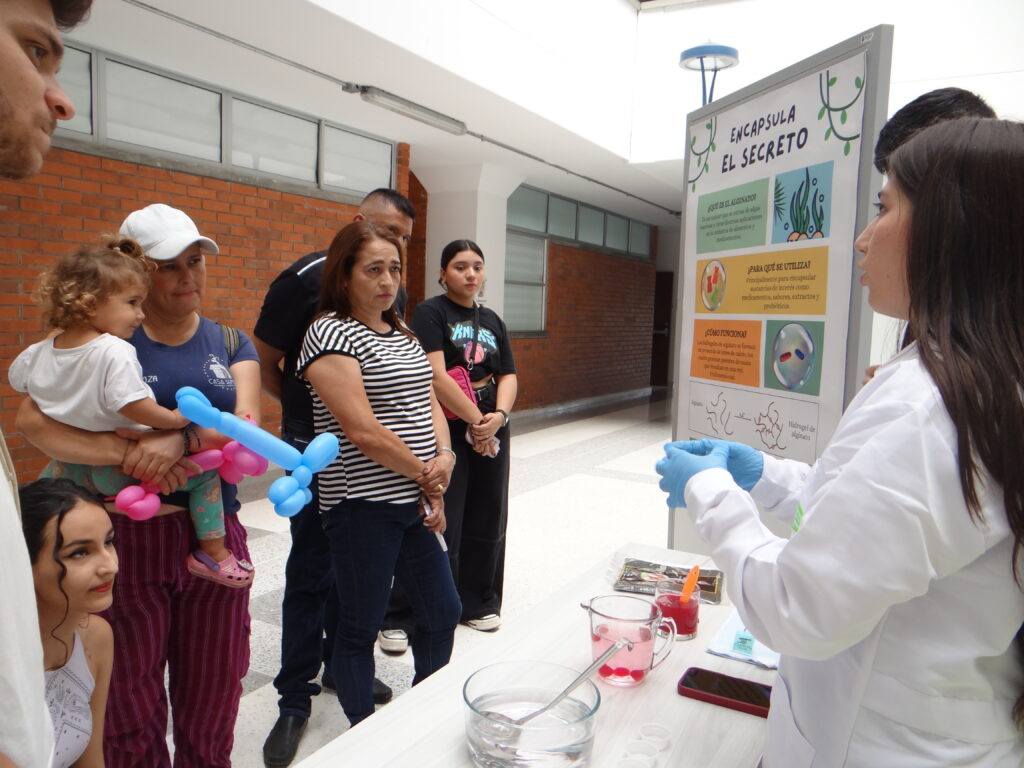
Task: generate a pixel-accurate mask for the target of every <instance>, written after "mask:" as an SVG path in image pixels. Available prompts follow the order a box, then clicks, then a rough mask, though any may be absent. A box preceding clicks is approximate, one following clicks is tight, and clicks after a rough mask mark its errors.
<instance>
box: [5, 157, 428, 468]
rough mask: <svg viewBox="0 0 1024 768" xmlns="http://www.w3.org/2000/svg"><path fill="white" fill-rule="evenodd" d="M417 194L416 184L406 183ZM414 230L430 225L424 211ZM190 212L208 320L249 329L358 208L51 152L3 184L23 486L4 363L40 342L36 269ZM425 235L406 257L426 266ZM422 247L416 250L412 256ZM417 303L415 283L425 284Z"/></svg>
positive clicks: (269, 422)
mask: <svg viewBox="0 0 1024 768" xmlns="http://www.w3.org/2000/svg"><path fill="white" fill-rule="evenodd" d="M397 166H398V174H397V179H396V188H397V189H398V190H399V191H401V192H402V193H404V194H408V193H409V186H410V180H411V178H413V177H411V174H410V173H409V146H408V145H407V144H399V145H398V163H397ZM412 183H413V184H414V185H415V186H417V187H418V188H419V190H420V191H421V192H422V186H419V184H418V182H412ZM422 196H423V198H424V199H423V201H422V202H421V201H420V200H417V201H416V204H417V208H419V209H420V210H419V216H418V217H417V222H418V226H420V227H421V228H422V227H423V226H425V224H424V222H425V221H426V205H425V202H426V200H425V194H424V195H422ZM158 202H159V203H167V204H169V205H173V206H175V207H178V208H181V209H182V210H184V211H185V212H186V213H188V214H189V215H190V216H191V217H192V218H193V219H195V222H196V224H197V225H198V226H199V230H200V231H201V232H202V233H203V234H206V235H209V236H210V237H212V238H213V239H214V240H216V241H217V243H218V245H220V247H221V253H220V254H218V255H217V256H214V257H213V258H211V259H210V262H209V265H208V268H207V274H208V277H207V288H206V295H205V297H204V299H203V314H205V315H207V316H208V317H210V318H212V319H214V320H217V321H219V322H223V323H226V324H228V325H233V326H235V327H238V328H241V329H243V330H245V331H246V332H251V330H252V327H253V326H254V325H255V323H256V317H257V315H258V314H259V310H260V306H261V305H262V302H263V295H264V293H265V292H266V289H267V286H268V285H269V284H270V281H271V280H273V278H274V277H275V276H276V275H277V274H278V273H279V272H280V271H281V270H282V269H284V268H285V267H286V266H288V265H289V264H291V263H292V262H293V261H295V259H297V258H299V257H300V256H303V255H304V254H306V253H309V252H310V251H314V250H319V249H321V248H325V247H327V245H328V243H330V241H331V238H332V237H333V236H334V234H335V232H337V230H338V228H339V227H340V226H342V225H344V224H346V223H348V222H349V221H351V220H352V217H353V216H354V215H355V212H356V208H355V207H354V206H351V205H345V204H342V203H337V202H333V201H328V200H321V199H317V198H313V197H305V196H302V195H297V194H289V193H284V192H279V191H276V190H273V189H265V188H261V187H257V186H254V185H251V184H241V183H238V182H228V181H221V180H219V179H212V178H207V177H204V176H197V175H194V174H190V173H182V172H179V171H171V170H166V169H163V168H155V167H151V166H147V165H141V164H137V163H128V162H122V161H119V160H111V159H108V158H100V157H95V156H92V155H87V154H83V153H81V152H73V151H70V150H62V149H55V150H53V151H52V152H50V154H49V155H48V157H47V160H46V164H45V166H44V167H43V171H42V173H40V174H39V175H36V176H33V177H32V178H30V179H27V180H25V181H21V182H13V181H0V423H2V424H3V429H4V432H5V434H6V435H7V442H8V446H9V447H10V449H11V453H12V456H13V458H14V462H15V466H16V468H17V470H18V473H19V476H20V477H21V479H22V480H23V481H25V480H29V479H31V478H32V477H34V476H35V474H36V473H37V472H38V470H39V469H40V468H41V467H42V466H43V464H44V463H45V460H44V458H43V457H42V455H41V454H40V453H39V452H38V451H36V450H35V449H34V448H33V447H32V446H30V445H28V444H27V443H26V442H25V440H24V438H22V437H21V436H20V435H17V434H15V433H14V415H15V412H16V410H17V406H18V404H19V403H20V401H21V395H19V394H18V393H16V392H14V391H13V390H12V389H11V388H10V386H9V384H8V383H7V375H6V374H7V369H8V367H9V366H10V363H11V360H13V359H14V357H15V356H16V355H17V354H18V353H19V352H20V351H21V350H22V349H23V348H24V347H26V346H28V345H29V344H31V343H33V342H35V341H38V340H39V339H40V338H42V324H41V322H40V320H39V310H38V307H37V306H36V304H35V301H34V298H33V296H32V293H33V291H34V290H35V288H36V286H37V285H38V276H39V273H40V271H41V270H42V268H43V267H45V266H46V265H48V264H50V263H52V260H53V258H54V257H55V256H56V255H57V254H61V253H65V252H67V251H70V250H73V249H74V248H76V247H77V246H78V244H80V243H87V242H92V241H95V240H96V239H97V237H98V236H99V235H100V234H101V233H105V232H116V230H117V228H118V226H119V225H120V223H121V221H122V220H123V219H124V217H125V216H126V215H127V214H128V213H130V212H131V211H133V210H135V209H137V208H140V207H142V206H144V205H148V204H149V203H158ZM422 232H423V230H422V229H421V233H420V238H419V240H418V241H416V240H415V239H414V242H413V244H412V245H411V247H410V260H415V259H418V260H419V263H420V264H421V265H422V263H423V253H422V249H423V234H422ZM417 247H419V249H420V252H419V253H416V252H415V249H416V248H417ZM420 296H421V297H422V286H421V287H420ZM263 416H264V426H266V427H267V428H268V429H269V430H271V431H276V430H277V423H278V421H279V419H280V409H279V407H278V406H277V404H276V402H273V401H271V400H270V399H268V398H264V403H263Z"/></svg>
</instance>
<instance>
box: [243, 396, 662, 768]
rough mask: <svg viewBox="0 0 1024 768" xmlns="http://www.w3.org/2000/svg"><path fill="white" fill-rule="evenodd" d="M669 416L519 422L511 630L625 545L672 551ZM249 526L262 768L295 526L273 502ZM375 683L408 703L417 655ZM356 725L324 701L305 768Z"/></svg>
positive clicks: (470, 638)
mask: <svg viewBox="0 0 1024 768" xmlns="http://www.w3.org/2000/svg"><path fill="white" fill-rule="evenodd" d="M669 409H670V403H669V401H668V400H665V399H661V400H654V401H651V400H648V399H644V400H643V401H640V402H638V403H635V404H631V405H629V404H619V405H618V406H604V407H602V408H600V409H595V410H592V411H590V412H589V413H586V414H575V415H562V416H559V417H557V418H554V419H546V420H538V419H525V418H524V419H521V420H518V421H517V422H516V423H515V426H514V429H515V433H514V436H513V439H512V475H511V490H510V496H511V499H510V509H509V527H508V539H507V555H506V558H507V559H506V566H505V596H504V605H503V611H502V614H503V618H504V620H505V621H514V620H515V618H516V617H517V616H521V615H522V614H523V613H525V612H526V611H527V610H528V609H529V608H530V607H531V606H533V605H535V604H536V603H537V602H539V601H540V600H542V599H544V598H545V597H546V596H547V595H548V594H549V593H550V592H552V591H554V590H555V589H556V588H557V587H559V586H561V585H562V584H563V583H565V582H566V581H568V580H569V579H571V578H572V577H573V576H574V575H576V574H577V573H579V572H580V571H582V570H585V569H586V568H588V567H590V566H592V565H593V564H594V563H596V562H598V561H599V560H600V559H602V558H605V557H607V556H608V555H609V553H611V552H612V551H614V550H615V549H616V548H617V547H618V546H619V545H620V544H621V543H622V542H626V541H638V542H643V543H649V544H657V545H662V546H663V545H665V544H666V542H667V538H668V511H667V509H666V506H665V495H664V494H663V493H661V491H659V490H658V484H657V475H656V474H655V473H654V463H655V462H656V461H657V459H658V457H659V456H660V455H662V451H661V446H662V444H663V443H664V442H665V441H666V440H668V439H669V437H670V432H671V428H670V426H669ZM247 490H248V492H249V494H250V495H255V494H254V492H253V489H251V488H250V489H247ZM240 516H241V519H242V521H243V522H244V523H245V525H246V527H247V528H248V530H249V549H250V552H251V554H252V557H253V560H254V562H255V563H256V565H257V567H258V569H259V575H258V576H257V578H256V581H255V583H254V585H253V591H252V619H253V621H252V627H253V631H252V661H251V664H250V669H249V675H248V676H247V677H246V679H245V681H244V682H245V695H244V696H243V698H242V705H241V710H240V712H239V716H238V723H237V725H236V727H235V748H234V752H233V755H232V757H233V762H234V765H235V766H236V767H237V768H261V767H262V766H263V758H262V747H263V741H264V739H265V738H266V736H267V733H268V732H269V731H270V728H271V726H272V725H273V724H274V721H275V720H276V719H277V714H278V712H277V692H276V691H275V690H274V686H273V684H272V680H273V677H274V675H276V674H277V671H278V663H279V654H280V625H281V596H282V593H283V584H284V563H285V559H286V557H287V555H288V547H289V544H290V538H289V535H288V522H287V520H285V519H284V518H281V517H278V516H277V515H275V514H274V512H273V510H272V508H271V507H270V504H269V503H268V502H267V501H266V500H265V499H263V500H257V501H250V502H248V503H246V504H245V505H244V506H243V508H242V511H241V513H240ZM499 631H500V630H499ZM491 637H493V636H492V635H489V634H486V633H481V632H476V631H474V630H471V629H468V628H466V627H462V626H460V627H459V628H458V630H457V632H456V636H455V651H454V652H455V654H456V655H457V654H460V653H465V652H466V651H467V650H468V649H470V648H473V647H476V645H478V644H482V643H486V642H488V640H489V639H490V638H491ZM377 675H378V677H380V678H381V679H382V680H384V681H385V682H386V683H388V684H389V685H391V686H392V687H393V688H394V690H395V694H396V695H401V694H402V693H404V692H405V691H407V690H408V688H409V683H410V681H411V679H412V656H411V653H406V654H405V655H403V656H400V657H397V658H396V657H390V656H385V655H383V654H381V653H380V652H379V651H378V653H377ZM347 727H348V723H347V721H346V720H345V717H344V715H343V714H342V711H341V707H340V705H339V704H338V701H337V698H336V697H335V696H333V695H331V694H327V693H325V694H322V695H320V696H319V697H317V698H315V699H314V700H313V714H312V717H311V718H310V722H309V725H308V727H307V729H306V733H305V735H304V737H303V740H302V744H301V745H300V748H299V754H298V759H297V760H296V762H298V760H299V759H301V758H302V757H305V756H306V755H308V754H310V753H311V752H313V751H315V750H316V749H317V748H319V747H320V746H322V745H323V744H325V743H326V742H328V741H330V740H331V739H333V738H334V737H335V736H337V735H338V734H339V733H341V732H342V731H343V730H345V729H346V728H347ZM396 737H400V734H396Z"/></svg>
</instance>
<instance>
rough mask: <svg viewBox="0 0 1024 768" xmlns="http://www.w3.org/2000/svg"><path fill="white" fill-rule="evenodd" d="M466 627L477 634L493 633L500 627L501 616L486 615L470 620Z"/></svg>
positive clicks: (494, 614)
mask: <svg viewBox="0 0 1024 768" xmlns="http://www.w3.org/2000/svg"><path fill="white" fill-rule="evenodd" d="M466 626H467V627H469V628H470V629H475V630H477V631H478V632H494V631H495V630H496V629H498V628H499V627H500V626H501V616H499V615H498V614H496V613H488V614H487V615H486V616H481V617H480V618H479V619H470V620H469V621H467V622H466Z"/></svg>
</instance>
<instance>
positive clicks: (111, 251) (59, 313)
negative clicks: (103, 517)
mask: <svg viewBox="0 0 1024 768" xmlns="http://www.w3.org/2000/svg"><path fill="white" fill-rule="evenodd" d="M152 265H153V262H152V261H150V260H149V259H147V258H145V256H144V254H143V252H142V248H141V247H140V246H139V244H138V243H136V242H135V241H134V240H132V239H130V238H119V239H118V238H110V239H107V240H106V241H104V242H103V243H101V244H99V245H97V246H94V247H89V248H83V249H81V250H79V251H77V252H75V253H72V254H69V255H66V256H62V257H61V258H60V259H59V260H58V262H57V263H56V265H54V266H53V268H52V269H50V270H48V271H47V272H46V273H44V275H43V279H42V284H41V287H40V291H39V293H40V297H41V299H42V302H43V305H44V312H45V319H46V322H47V324H48V325H49V326H50V327H51V328H53V329H58V330H60V333H59V334H55V335H51V336H50V337H49V338H47V339H44V340H43V341H40V342H38V343H36V344H33V345H32V346H30V347H29V348H28V349H26V350H25V351H23V352H22V353H21V354H20V355H18V357H17V358H15V360H14V362H13V363H12V364H11V368H10V371H9V373H8V377H9V379H10V382H11V386H12V387H13V388H14V389H16V390H17V391H19V392H27V393H28V395H29V396H30V397H31V398H32V399H33V400H34V401H35V403H36V405H38V406H39V409H40V410H41V411H42V412H43V413H45V414H46V415H47V416H49V417H50V418H52V419H56V420H57V421H60V422H62V423H64V424H70V425H71V426H73V427H78V428H79V429H85V430H89V431H90V432H111V431H114V430H116V429H119V428H127V429H131V428H138V427H139V426H140V425H142V426H143V427H152V428H154V429H182V430H183V439H184V441H185V444H186V449H187V448H188V446H189V443H190V429H191V428H189V421H188V419H186V418H185V417H184V416H182V415H181V414H180V413H179V412H178V411H177V410H173V411H172V410H169V409H167V408H164V407H163V406H161V405H159V404H158V403H157V402H156V400H155V399H154V398H153V390H152V389H150V387H149V385H148V384H146V382H145V380H144V379H143V377H142V367H141V366H140V365H139V360H138V357H137V356H136V354H135V348H134V347H133V346H132V345H131V344H129V343H128V342H127V341H125V339H127V338H129V337H130V336H131V335H132V334H133V333H134V332H135V329H136V328H137V327H138V326H139V325H140V324H141V323H142V320H143V319H144V317H145V315H144V314H143V312H142V302H143V301H144V300H145V298H146V295H147V293H148V292H149V285H150V280H149V271H150V269H152ZM46 474H49V475H53V476H62V477H67V478H69V479H71V480H74V481H75V482H76V483H78V484H80V485H82V486H85V487H86V488H88V489H89V490H90V491H94V492H96V493H99V494H101V495H103V496H111V497H113V496H114V495H115V494H116V493H118V492H119V491H120V490H122V489H123V488H125V487H126V486H128V485H133V484H134V483H135V481H134V480H132V479H131V478H130V477H127V476H125V475H122V474H121V472H120V468H119V467H116V466H113V467H93V466H89V465H85V464H68V463H64V462H57V461H54V462H51V463H50V465H49V466H48V467H47V469H46ZM183 490H187V491H189V502H190V503H189V512H190V513H191V515H192V521H193V523H194V526H195V530H196V536H197V538H198V541H199V551H198V552H197V553H196V554H195V555H190V556H189V557H188V569H189V571H190V572H191V573H193V574H195V575H196V576H199V577H201V578H205V579H208V580H210V581H215V582H217V583H220V584H223V585H225V586H228V587H236V588H239V587H245V586H248V585H249V583H250V582H251V581H252V578H253V570H252V568H251V567H246V566H245V565H243V564H240V563H238V562H237V561H235V559H234V558H233V556H232V553H231V551H230V550H228V549H227V548H226V547H225V546H224V535H225V529H224V505H223V501H222V499H221V483H220V477H219V475H218V474H217V472H216V471H213V470H211V471H208V472H204V473H201V474H198V475H195V476H193V477H191V478H189V480H188V482H187V483H186V484H185V486H183Z"/></svg>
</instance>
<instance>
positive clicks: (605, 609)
mask: <svg viewBox="0 0 1024 768" xmlns="http://www.w3.org/2000/svg"><path fill="white" fill-rule="evenodd" d="M580 607H581V608H583V609H584V610H585V611H587V613H588V614H590V648H591V651H592V653H593V658H595V659H596V658H597V657H598V656H600V655H601V654H602V653H604V652H605V651H606V650H608V648H609V646H611V645H612V644H613V643H614V642H616V641H617V640H618V639H619V638H622V637H625V638H628V639H629V640H632V641H633V649H632V650H629V649H628V648H623V649H622V650H621V651H619V652H618V653H617V654H615V655H614V656H612V657H611V658H610V659H609V660H608V661H607V663H605V664H604V665H603V666H602V667H601V668H600V669H598V670H597V676H598V679H599V680H601V681H603V682H605V683H608V684H610V685H617V686H620V687H623V688H625V687H629V686H634V685H640V683H642V682H643V681H644V680H645V679H646V678H647V675H648V674H649V673H650V671H651V670H652V669H654V668H655V667H656V666H658V665H659V664H660V663H661V662H663V661H664V660H665V659H666V658H667V657H668V655H669V654H670V653H671V652H672V645H673V641H674V640H675V637H676V628H675V624H674V622H673V621H672V620H671V619H663V618H662V616H661V609H660V608H659V607H658V606H657V605H656V604H655V603H654V601H652V600H648V599H647V598H645V597H639V596H637V595H599V596H598V597H592V598H591V599H590V600H588V601H587V602H584V603H580Z"/></svg>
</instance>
